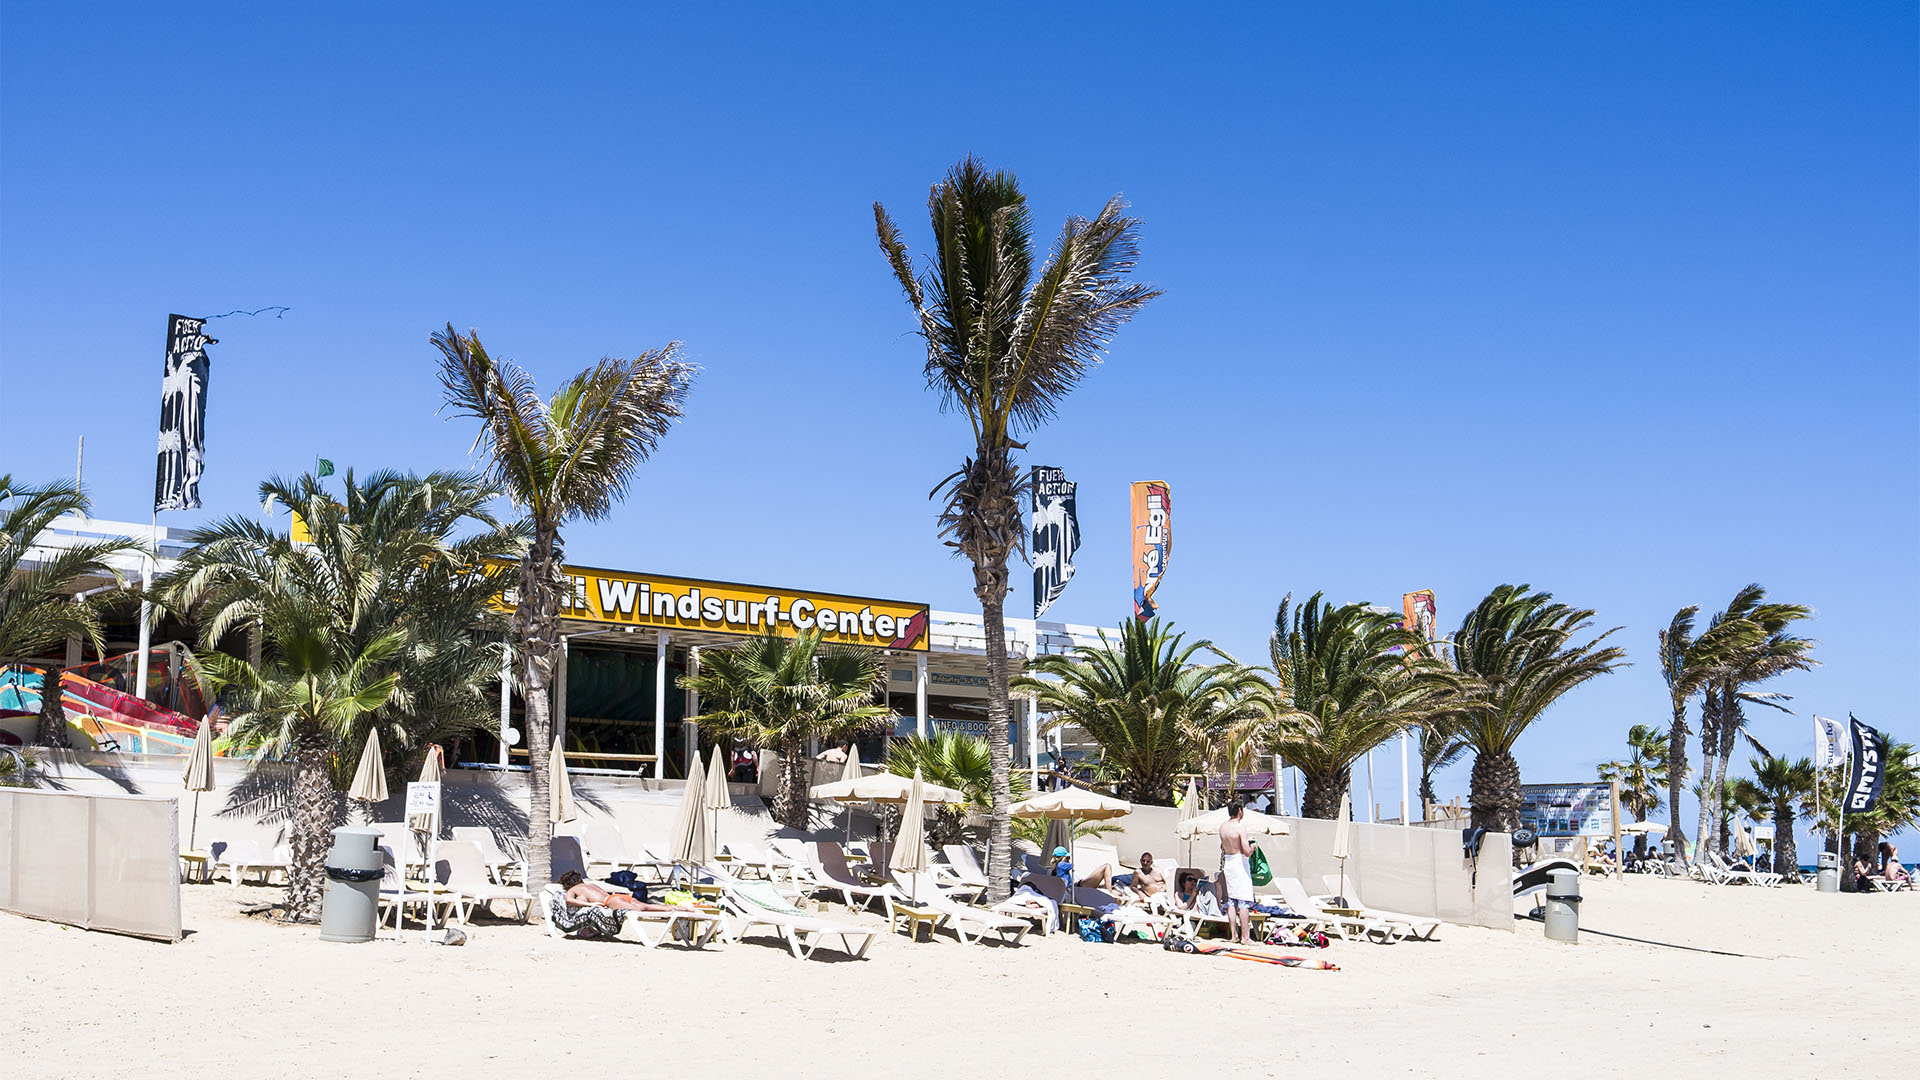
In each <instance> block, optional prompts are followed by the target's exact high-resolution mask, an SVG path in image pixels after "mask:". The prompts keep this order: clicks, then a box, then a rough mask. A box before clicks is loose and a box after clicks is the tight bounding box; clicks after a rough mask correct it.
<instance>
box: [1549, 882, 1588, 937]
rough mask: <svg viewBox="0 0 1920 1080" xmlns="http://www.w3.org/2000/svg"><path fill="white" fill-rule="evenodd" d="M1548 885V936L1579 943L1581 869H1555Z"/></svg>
mask: <svg viewBox="0 0 1920 1080" xmlns="http://www.w3.org/2000/svg"><path fill="white" fill-rule="evenodd" d="M1550 876H1551V878H1552V884H1550V885H1548V886H1547V937H1549V938H1552V939H1553V940H1554V941H1565V942H1569V943H1577V942H1578V941H1579V938H1580V871H1578V870H1555V871H1554V872H1553V873H1552V874H1551V875H1550Z"/></svg>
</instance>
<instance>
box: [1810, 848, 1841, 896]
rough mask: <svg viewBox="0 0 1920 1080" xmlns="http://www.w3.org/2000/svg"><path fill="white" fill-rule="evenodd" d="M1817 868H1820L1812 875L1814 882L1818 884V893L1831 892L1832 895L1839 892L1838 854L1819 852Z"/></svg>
mask: <svg viewBox="0 0 1920 1080" xmlns="http://www.w3.org/2000/svg"><path fill="white" fill-rule="evenodd" d="M1819 866H1820V869H1819V871H1818V872H1817V873H1816V874H1815V875H1814V880H1816V881H1817V882H1819V885H1820V891H1821V892H1832V893H1837V892H1839V891H1840V855H1839V853H1837V852H1832V851H1823V852H1821V853H1820V863H1819Z"/></svg>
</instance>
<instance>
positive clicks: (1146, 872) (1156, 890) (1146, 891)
mask: <svg viewBox="0 0 1920 1080" xmlns="http://www.w3.org/2000/svg"><path fill="white" fill-rule="evenodd" d="M1113 883H1114V884H1115V885H1118V886H1120V887H1121V888H1124V889H1126V890H1128V891H1129V892H1131V893H1133V895H1134V896H1135V897H1138V898H1139V900H1140V901H1141V902H1142V903H1145V902H1146V901H1148V900H1151V899H1153V898H1154V897H1155V896H1156V895H1158V894H1160V893H1163V892H1166V891H1167V875H1166V872H1165V871H1163V870H1157V869H1155V868H1154V865H1153V852H1151V851H1143V852H1141V853H1140V869H1138V870H1135V871H1134V872H1133V873H1131V874H1120V875H1118V876H1116V877H1115V878H1114V879H1113Z"/></svg>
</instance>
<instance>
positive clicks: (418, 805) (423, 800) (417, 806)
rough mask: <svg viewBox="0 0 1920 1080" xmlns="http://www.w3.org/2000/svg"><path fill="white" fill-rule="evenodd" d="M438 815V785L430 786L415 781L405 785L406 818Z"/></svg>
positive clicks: (431, 784)
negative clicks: (420, 815)
mask: <svg viewBox="0 0 1920 1080" xmlns="http://www.w3.org/2000/svg"><path fill="white" fill-rule="evenodd" d="M439 813H440V785H439V783H437V782H435V783H430V784H422V783H419V782H417V781H416V782H414V783H410V784H408V785H407V816H408V817H413V816H415V815H417V814H434V815H438V814H439Z"/></svg>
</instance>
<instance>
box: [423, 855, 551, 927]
mask: <svg viewBox="0 0 1920 1080" xmlns="http://www.w3.org/2000/svg"><path fill="white" fill-rule="evenodd" d="M434 854H435V855H436V856H437V858H436V860H435V861H436V862H437V863H438V865H437V866H436V867H435V870H436V871H438V873H437V875H436V879H437V880H438V881H439V882H440V884H442V885H444V886H446V887H447V888H448V889H450V890H452V892H453V893H454V895H455V897H456V898H457V901H456V902H457V904H458V909H459V914H460V921H461V922H462V923H465V922H467V921H468V920H469V918H470V916H472V914H473V908H474V905H476V904H478V905H480V907H481V908H483V909H484V910H486V911H487V912H488V913H489V914H491V913H492V911H493V906H492V905H493V902H494V901H496V900H505V901H507V902H508V903H511V904H512V905H513V915H514V918H516V919H519V920H520V921H522V922H525V921H526V919H527V912H528V910H529V909H531V908H532V907H533V894H532V893H529V892H528V891H527V888H526V886H524V885H501V884H499V883H497V882H495V881H494V880H493V879H492V878H490V877H489V876H488V875H487V860H486V856H485V855H483V854H482V853H481V851H480V847H479V845H477V844H475V843H474V842H473V841H471V840H445V841H442V842H441V843H440V844H439V845H437V846H436V847H435V848H434Z"/></svg>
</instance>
